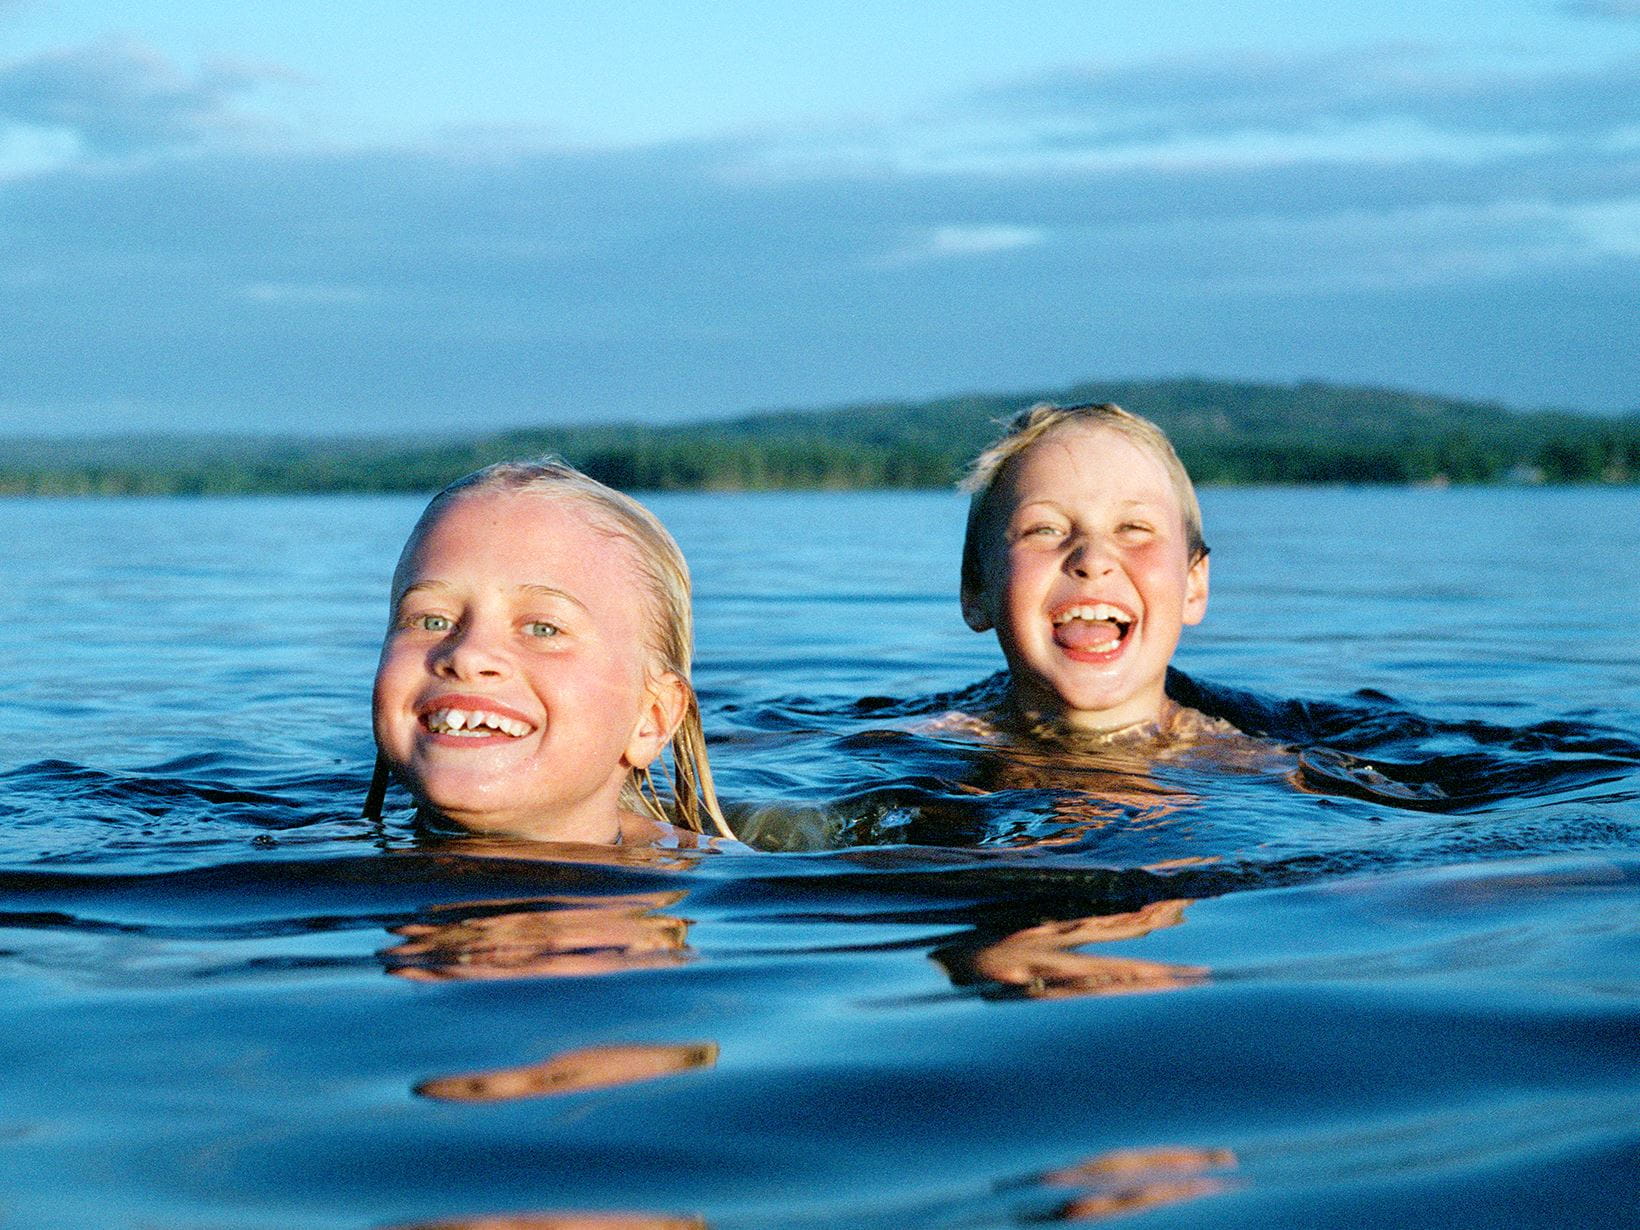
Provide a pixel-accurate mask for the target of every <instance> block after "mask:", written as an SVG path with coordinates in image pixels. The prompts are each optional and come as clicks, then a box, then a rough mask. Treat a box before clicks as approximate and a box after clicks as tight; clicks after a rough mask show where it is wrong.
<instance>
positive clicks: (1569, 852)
mask: <svg viewBox="0 0 1640 1230" xmlns="http://www.w3.org/2000/svg"><path fill="white" fill-rule="evenodd" d="M1206 496H1207V503H1208V505H1209V507H1208V509H1207V512H1208V520H1209V522H1210V524H1211V525H1212V526H1213V537H1214V540H1215V552H1216V554H1215V574H1216V575H1215V591H1216V592H1215V596H1214V602H1215V609H1214V611H1213V613H1212V614H1210V616H1209V618H1208V621H1207V623H1206V624H1204V625H1203V626H1202V627H1201V628H1199V629H1193V630H1192V632H1191V634H1190V636H1189V637H1188V638H1187V640H1186V643H1185V649H1184V654H1183V657H1182V658H1181V661H1182V662H1183V664H1184V665H1185V668H1186V669H1185V671H1184V673H1180V674H1176V675H1175V676H1174V677H1173V678H1172V680H1171V681H1170V691H1171V694H1172V695H1173V696H1174V697H1175V698H1176V699H1177V700H1179V701H1180V703H1182V704H1184V705H1187V706H1189V707H1191V708H1193V709H1195V710H1198V711H1200V712H1202V713H1204V714H1206V715H1208V717H1209V719H1211V720H1210V721H1209V722H1208V723H1207V724H1206V725H1205V726H1204V727H1203V728H1202V729H1201V730H1199V731H1198V732H1197V737H1194V738H1193V739H1190V740H1176V741H1174V742H1172V743H1171V744H1169V745H1167V746H1165V747H1159V746H1155V745H1151V746H1137V745H1131V746H1128V745H1123V746H1118V745H1108V746H1102V747H1088V746H1082V747H1077V746H1070V745H1067V744H1065V743H1063V742H1061V743H1059V744H1057V745H1055V746H1053V747H1051V748H1048V747H1044V746H1042V745H1040V744H1034V743H1032V742H1030V741H1026V740H1021V739H1008V738H1005V737H997V736H996V735H995V732H987V731H985V730H983V729H982V728H981V727H979V726H976V725H975V724H973V723H968V724H967V725H966V726H965V725H964V724H963V723H962V722H959V721H955V720H953V719H952V716H951V715H953V714H964V713H965V714H969V715H972V714H973V713H976V712H979V713H983V711H984V705H985V703H986V702H987V698H988V697H991V696H992V695H993V694H994V692H995V689H996V686H997V685H996V683H995V680H994V678H991V676H992V673H993V672H994V670H995V668H996V666H997V660H996V656H995V650H994V645H992V644H990V643H989V642H987V641H985V640H984V639H983V638H976V637H973V636H972V635H971V634H969V633H968V632H967V631H966V629H964V628H963V627H962V625H961V621H960V618H959V616H958V613H957V609H956V603H955V601H954V596H953V594H954V588H955V559H956V549H957V539H958V538H959V537H960V532H961V504H960V501H958V500H955V499H954V498H948V497H946V496H943V495H918V494H905V495H897V496H886V495H885V496H863V497H837V498H836V499H827V500H825V501H824V502H821V503H817V502H816V501H817V500H818V499H819V497H797V496H791V497H769V498H767V499H764V498H753V497H744V498H743V497H718V496H713V497H700V498H685V497H663V498H662V499H661V500H659V501H657V505H658V507H659V511H661V513H662V515H663V516H664V517H665V518H666V520H667V521H668V523H669V524H671V525H672V526H673V527H674V529H675V530H676V531H677V532H678V535H679V537H680V539H682V540H683V543H684V546H685V548H686V550H687V551H688V552H689V554H690V556H691V559H692V560H693V561H694V562H695V565H696V576H697V581H698V593H699V594H700V610H699V616H700V618H699V624H698V628H699V635H700V645H699V654H698V657H699V661H700V663H701V669H700V671H699V674H698V679H699V681H700V684H701V689H702V697H703V708H704V710H705V714H706V723H707V729H708V733H709V735H710V736H711V738H712V741H713V747H714V768H715V769H716V770H717V776H718V780H719V783H720V786H721V788H722V791H723V793H724V795H725V797H726V798H727V800H728V801H730V802H731V804H732V805H733V806H734V808H735V809H736V814H737V819H739V820H741V821H742V822H743V824H744V826H745V827H746V828H747V829H748V831H750V832H753V833H756V834H757V835H758V836H759V839H760V840H762V841H765V842H766V843H767V844H768V845H769V846H771V847H778V848H780V849H781V850H783V851H787V852H783V853H750V852H738V851H729V852H697V851H664V850H644V849H636V850H635V849H619V850H610V849H607V848H593V847H586V846H572V845H545V844H534V843H528V842H519V841H516V840H505V839H494V840H490V839H477V838H471V837H464V838H451V837H449V836H447V835H441V834H438V833H434V832H429V831H427V830H425V829H423V828H419V827H418V826H417V825H416V824H415V823H414V821H413V819H412V817H411V816H410V814H409V811H408V808H407V807H406V806H405V803H404V800H403V799H402V798H399V799H396V800H393V801H392V802H391V804H390V806H389V809H388V812H387V814H386V816H385V818H384V819H383V820H382V822H381V823H379V824H369V823H366V822H363V821H361V820H360V819H359V817H358V809H359V801H360V799H361V797H362V794H363V790H364V787H365V784H366V780H367V777H368V772H369V768H370V764H371V756H370V747H369V733H368V727H367V722H366V717H365V715H366V713H367V711H368V686H369V678H370V673H371V662H372V658H373V655H374V653H375V649H376V646H377V642H378V637H379V621H380V619H381V616H382V612H381V610H380V602H381V594H382V593H383V592H384V591H385V588H386V576H385V574H386V571H387V570H388V569H389V568H390V566H391V562H392V559H393V556H394V553H395V552H396V550H397V547H398V544H399V543H400V542H401V541H402V540H403V537H404V533H405V531H406V530H407V529H408V526H409V523H410V522H411V521H412V520H413V519H414V517H415V515H416V513H417V512H418V511H419V501H417V500H404V501H396V500H374V501H373V500H328V501H327V500H316V501H240V502H232V501H219V502H213V501H197V502H177V503H154V504H147V503H143V502H140V501H134V502H125V503H121V504H73V505H63V506H60V507H58V508H57V509H56V510H55V511H54V510H53V509H51V508H47V507H45V506H42V505H35V504H28V503H18V502H11V503H7V502H5V501H0V565H3V566H4V567H5V568H6V575H7V578H8V588H7V591H6V593H5V594H4V595H0V603H3V602H11V603H13V604H14V608H13V610H12V614H13V615H14V618H13V619H12V620H9V621H8V625H7V626H8V628H10V629H11V631H12V634H13V637H14V645H13V654H12V656H11V663H12V667H13V675H14V678H13V679H12V681H11V682H10V683H9V684H8V696H10V697H11V698H12V700H13V702H14V703H13V704H12V705H11V706H10V707H6V708H0V733H3V734H4V736H5V746H7V747H8V749H10V750H11V752H12V758H11V759H10V760H8V761H7V762H6V763H5V764H4V765H0V820H3V821H4V824H3V827H0V834H3V839H0V985H3V987H4V989H5V993H6V994H5V998H4V1001H3V1002H4V1004H5V1007H4V1009H3V1015H0V1185H3V1188H4V1190H5V1192H6V1197H5V1216H6V1217H8V1218H9V1219H10V1220H9V1221H8V1223H7V1224H16V1225H19V1226H46V1227H55V1226H63V1227H68V1226H76V1227H77V1226H84V1225H154V1226H172V1225H175V1226H234V1227H246V1228H248V1230H261V1228H262V1227H285V1226H292V1225H297V1226H303V1227H316V1228H318V1230H327V1228H329V1227H345V1228H349V1230H353V1228H358V1230H367V1228H368V1230H375V1228H378V1227H387V1226H392V1227H400V1228H409V1227H416V1228H419V1230H428V1228H430V1227H445V1228H449V1227H458V1226H459V1227H471V1228H474V1230H477V1228H486V1230H488V1228H494V1227H536V1228H541V1227H564V1228H566V1230H567V1228H569V1227H576V1228H580V1230H638V1228H643V1230H659V1228H664V1230H673V1228H679V1227H690V1228H692V1230H699V1228H700V1227H704V1226H707V1225H708V1224H709V1225H711V1226H712V1227H714V1228H715V1230H763V1228H780V1230H785V1228H787V1227H796V1228H798V1230H805V1228H818V1227H834V1226H847V1227H851V1228H859V1230H890V1228H893V1230H901V1228H903V1227H918V1228H924V1227H927V1228H935V1230H978V1228H986V1227H998V1228H1001V1227H1017V1226H1026V1225H1034V1224H1041V1223H1044V1222H1054V1221H1065V1222H1071V1221H1086V1222H1095V1221H1100V1220H1114V1221H1122V1220H1123V1219H1127V1218H1134V1219H1135V1221H1134V1224H1136V1225H1145V1226H1157V1227H1161V1226H1186V1225H1188V1226H1238V1227H1243V1226H1357V1225H1380V1224H1385V1225H1421V1224H1425V1223H1426V1222H1427V1221H1428V1220H1429V1218H1430V1210H1431V1209H1435V1210H1438V1211H1439V1219H1440V1221H1441V1222H1442V1224H1443V1227H1446V1228H1447V1230H1462V1228H1467V1227H1474V1228H1477V1230H1479V1228H1483V1227H1484V1228H1490V1227H1494V1226H1498V1225H1510V1226H1516V1227H1529V1226H1543V1227H1559V1226H1564V1225H1589V1226H1603V1225H1626V1224H1632V1222H1633V1209H1632V1202H1633V1175H1634V1159H1635V1157H1636V1154H1637V1150H1640V1130H1637V1128H1636V1124H1637V1123H1640V1077H1637V1075H1636V1073H1637V1067H1636V1063H1635V1060H1636V1058H1637V1053H1640V1052H1637V1045H1636V1041H1635V1039H1636V1038H1637V1037H1640V841H1637V836H1636V835H1637V833H1640V708H1636V705H1635V699H1634V698H1635V697H1636V696H1640V660H1637V659H1636V658H1635V655H1634V653H1633V636H1632V626H1631V624H1632V611H1633V610H1634V609H1637V608H1640V567H1637V566H1636V565H1635V564H1634V563H1633V552H1632V549H1631V547H1632V544H1630V543H1629V542H1628V538H1629V536H1630V535H1631V534H1632V526H1633V525H1634V524H1636V523H1637V519H1640V493H1617V492H1588V493H1557V492H1537V493H1515V494H1514V495H1509V494H1508V493H1461V492H1448V493H1439V494H1436V493H1405V492H1347V491H1338V492H1308V493H1282V492H1264V493H1259V492H1235V493H1229V492H1209V493H1206ZM1405 524H1416V525H1418V526H1419V527H1420V532H1419V533H1418V534H1416V535H1412V536H1407V535H1398V536H1396V542H1397V546H1396V550H1395V551H1393V552H1389V553H1386V551H1385V549H1384V547H1383V541H1382V540H1383V536H1384V532H1385V531H1384V528H1383V527H1385V526H1388V525H1405ZM64 525H72V527H74V535H73V537H74V541H75V542H77V543H79V544H80V547H79V549H78V550H77V552H63V551H61V550H58V549H55V548H53V549H50V550H48V549H46V548H45V547H43V546H42V545H41V544H43V543H46V542H51V541H57V540H58V539H57V538H56V537H53V535H56V534H57V533H58V531H59V530H60V529H62V528H63V526H64ZM885 526H891V527H893V528H894V531H895V532H893V533H885V532H884V527H885ZM1555 535H1558V538H1556V537H1555ZM1551 541H1557V542H1560V543H1564V542H1566V541H1576V542H1577V543H1578V544H1579V550H1578V551H1577V552H1571V553H1568V552H1566V551H1565V550H1564V549H1563V548H1559V549H1556V550H1554V551H1552V552H1549V554H1548V556H1547V557H1546V556H1545V555H1544V552H1545V551H1547V548H1545V547H1543V546H1542V544H1543V543H1547V542H1551ZM770 542H778V543H780V544H782V548H783V549H782V550H781V551H778V552H771V551H770V550H769V549H768V545H767V544H768V543H770ZM167 544H169V545H167ZM8 552H9V554H7V553H8ZM145 553H146V554H145ZM1516 560H1519V561H1520V564H1519V568H1520V569H1521V570H1520V571H1515V572H1513V573H1512V572H1511V568H1512V567H1514V564H1513V561H1516ZM1533 561H1535V562H1533ZM1528 565H1530V567H1528ZM1548 565H1553V566H1552V567H1550V566H1548ZM1546 577H1552V578H1553V584H1552V587H1549V588H1545V586H1544V578H1546ZM133 610H136V611H140V612H141V618H138V619H133V618H131V612H132V611H133ZM41 612H44V613H45V614H44V615H43V616H42V615H41V614H40V613H41ZM1522 627H1534V628H1539V629H1543V628H1553V629H1555V633H1554V635H1553V636H1552V637H1548V638H1544V637H1531V638H1526V640H1525V641H1523V640H1522V638H1521V636H1520V629H1521V628H1522ZM1523 645H1524V646H1526V647H1527V648H1523ZM1528 650H1529V651H1528ZM1539 651H1541V652H1539ZM1231 684H1235V685H1237V686H1228V685H1231ZM1372 689H1377V690H1376V691H1375V690H1372ZM1391 692H1393V693H1395V694H1396V695H1397V696H1399V697H1400V698H1401V699H1392V698H1391V696H1390V695H1388V693H1391ZM1220 723H1223V724H1226V725H1221V724H1220Z"/></svg>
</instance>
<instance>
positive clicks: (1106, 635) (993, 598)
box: [963, 423, 1208, 732]
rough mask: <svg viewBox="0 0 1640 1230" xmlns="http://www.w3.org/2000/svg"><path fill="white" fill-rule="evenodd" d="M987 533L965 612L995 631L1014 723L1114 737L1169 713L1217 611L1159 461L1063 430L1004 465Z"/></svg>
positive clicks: (1117, 441)
mask: <svg viewBox="0 0 1640 1230" xmlns="http://www.w3.org/2000/svg"><path fill="white" fill-rule="evenodd" d="M983 534H984V537H983V539H982V540H981V548H980V560H981V577H982V580H981V586H980V588H979V590H978V591H977V592H973V591H965V592H964V593H963V615H964V618H965V619H966V620H967V622H968V624H969V626H970V627H972V628H973V629H974V630H975V631H981V632H983V631H985V630H987V629H990V628H994V629H996V634H997V640H998V642H999V643H1000V644H1001V646H1002V652H1003V655H1004V656H1005V657H1006V658H1007V660H1008V667H1009V672H1010V693H1009V705H1010V708H1011V710H1012V716H1013V718H1014V719H1015V720H1017V721H1019V722H1020V723H1022V724H1025V725H1048V726H1058V727H1063V728H1067V729H1070V730H1075V731H1082V732H1109V731H1117V730H1122V729H1124V728H1127V727H1132V726H1136V725H1138V724H1140V723H1154V722H1159V721H1162V720H1163V719H1164V718H1166V717H1167V716H1168V714H1169V712H1170V709H1171V703H1170V702H1169V701H1168V700H1167V697H1166V693H1165V691H1164V685H1165V681H1166V678H1167V665H1168V662H1169V661H1170V660H1171V659H1172V657H1173V651H1174V649H1175V648H1176V647H1177V646H1178V643H1179V635H1180V632H1181V631H1182V629H1183V628H1184V626H1185V625H1187V624H1196V623H1199V622H1201V619H1202V616H1203V615H1204V614H1206V611H1207V590H1208V565H1207V557H1206V556H1205V555H1202V556H1198V557H1197V558H1195V559H1192V558H1191V555H1190V549H1189V545H1188V541H1187V538H1186V533H1185V527H1184V515H1183V512H1182V510H1181V508H1180V505H1179V497H1178V494H1177V493H1176V492H1175V491H1174V488H1173V484H1172V483H1171V482H1170V481H1169V480H1168V474H1167V470H1166V469H1165V468H1164V467H1163V465H1162V463H1161V461H1160V460H1158V459H1157V458H1156V457H1154V456H1152V455H1151V454H1150V453H1149V452H1147V451H1146V450H1145V449H1143V448H1141V447H1140V446H1139V445H1137V444H1136V443H1134V442H1133V441H1132V440H1130V439H1129V438H1128V437H1127V436H1125V435H1122V434H1121V433H1120V432H1117V431H1114V430H1112V429H1110V428H1108V427H1100V426H1090V425H1087V424H1074V423H1073V424H1066V425H1063V426H1060V427H1058V428H1055V429H1054V430H1053V431H1051V432H1049V433H1048V434H1047V435H1045V436H1043V437H1042V438H1041V439H1040V440H1038V441H1037V442H1036V443H1034V444H1033V445H1031V447H1030V448H1028V449H1027V450H1026V451H1025V452H1024V453H1022V454H1021V455H1019V456H1018V457H1015V458H1013V459H1012V460H1011V461H1010V462H1008V463H1007V465H1006V466H1005V467H1004V470H1003V472H1002V474H1001V475H1000V476H999V478H998V480H997V483H996V485H995V486H994V487H993V488H992V495H991V507H990V510H989V514H988V516H987V518H986V523H985V525H984V529H983ZM1077 612H1081V613H1091V614H1093V615H1095V616H1097V617H1096V618H1072V617H1070V616H1072V614H1073V613H1077ZM1107 617H1108V618H1107Z"/></svg>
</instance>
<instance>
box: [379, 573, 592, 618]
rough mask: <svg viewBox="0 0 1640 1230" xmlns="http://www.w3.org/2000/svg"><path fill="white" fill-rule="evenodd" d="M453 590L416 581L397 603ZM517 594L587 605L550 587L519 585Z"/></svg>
mask: <svg viewBox="0 0 1640 1230" xmlns="http://www.w3.org/2000/svg"><path fill="white" fill-rule="evenodd" d="M454 588H455V587H454V586H452V585H451V584H450V583H449V582H448V581H435V580H432V579H428V580H424V581H417V582H416V583H415V584H413V585H406V586H405V587H404V592H403V593H402V594H400V595H399V596H398V602H400V603H402V602H403V601H404V600H405V599H406V598H408V597H409V596H410V595H411V594H418V593H422V592H424V591H427V590H433V591H448V590H451V589H454ZM518 592H519V593H521V594H527V595H529V596H531V597H535V598H562V599H563V600H564V601H565V602H568V603H570V604H572V605H574V606H578V607H580V608H581V609H582V610H583V611H584V610H586V609H587V604H586V603H584V602H582V601H581V600H580V599H579V598H577V597H576V596H575V595H574V594H572V593H569V592H568V591H566V590H562V589H558V588H556V587H555V586H552V585H535V584H526V585H520V586H519V587H518Z"/></svg>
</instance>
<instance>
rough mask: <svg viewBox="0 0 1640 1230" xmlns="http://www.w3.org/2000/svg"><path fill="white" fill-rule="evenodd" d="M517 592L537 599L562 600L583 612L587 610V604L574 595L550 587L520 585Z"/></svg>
mask: <svg viewBox="0 0 1640 1230" xmlns="http://www.w3.org/2000/svg"><path fill="white" fill-rule="evenodd" d="M518 590H519V592H520V593H525V594H531V595H534V596H535V597H538V598H562V599H563V600H564V601H565V602H568V603H571V604H573V605H575V606H578V607H580V608H581V609H582V610H583V611H584V610H586V609H587V604H586V603H584V602H582V601H581V600H580V599H579V598H577V597H576V596H575V595H574V594H572V593H569V592H567V591H566V590H562V589H558V588H556V587H554V586H551V585H520V586H519V587H518Z"/></svg>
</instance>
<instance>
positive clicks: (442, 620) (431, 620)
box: [410, 615, 455, 632]
mask: <svg viewBox="0 0 1640 1230" xmlns="http://www.w3.org/2000/svg"><path fill="white" fill-rule="evenodd" d="M410 626H411V627H412V628H414V629H416V630H417V631H418V632H448V631H449V630H450V629H451V628H453V627H455V623H454V621H453V620H451V619H450V617H449V616H448V615H413V616H411V618H410Z"/></svg>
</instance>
